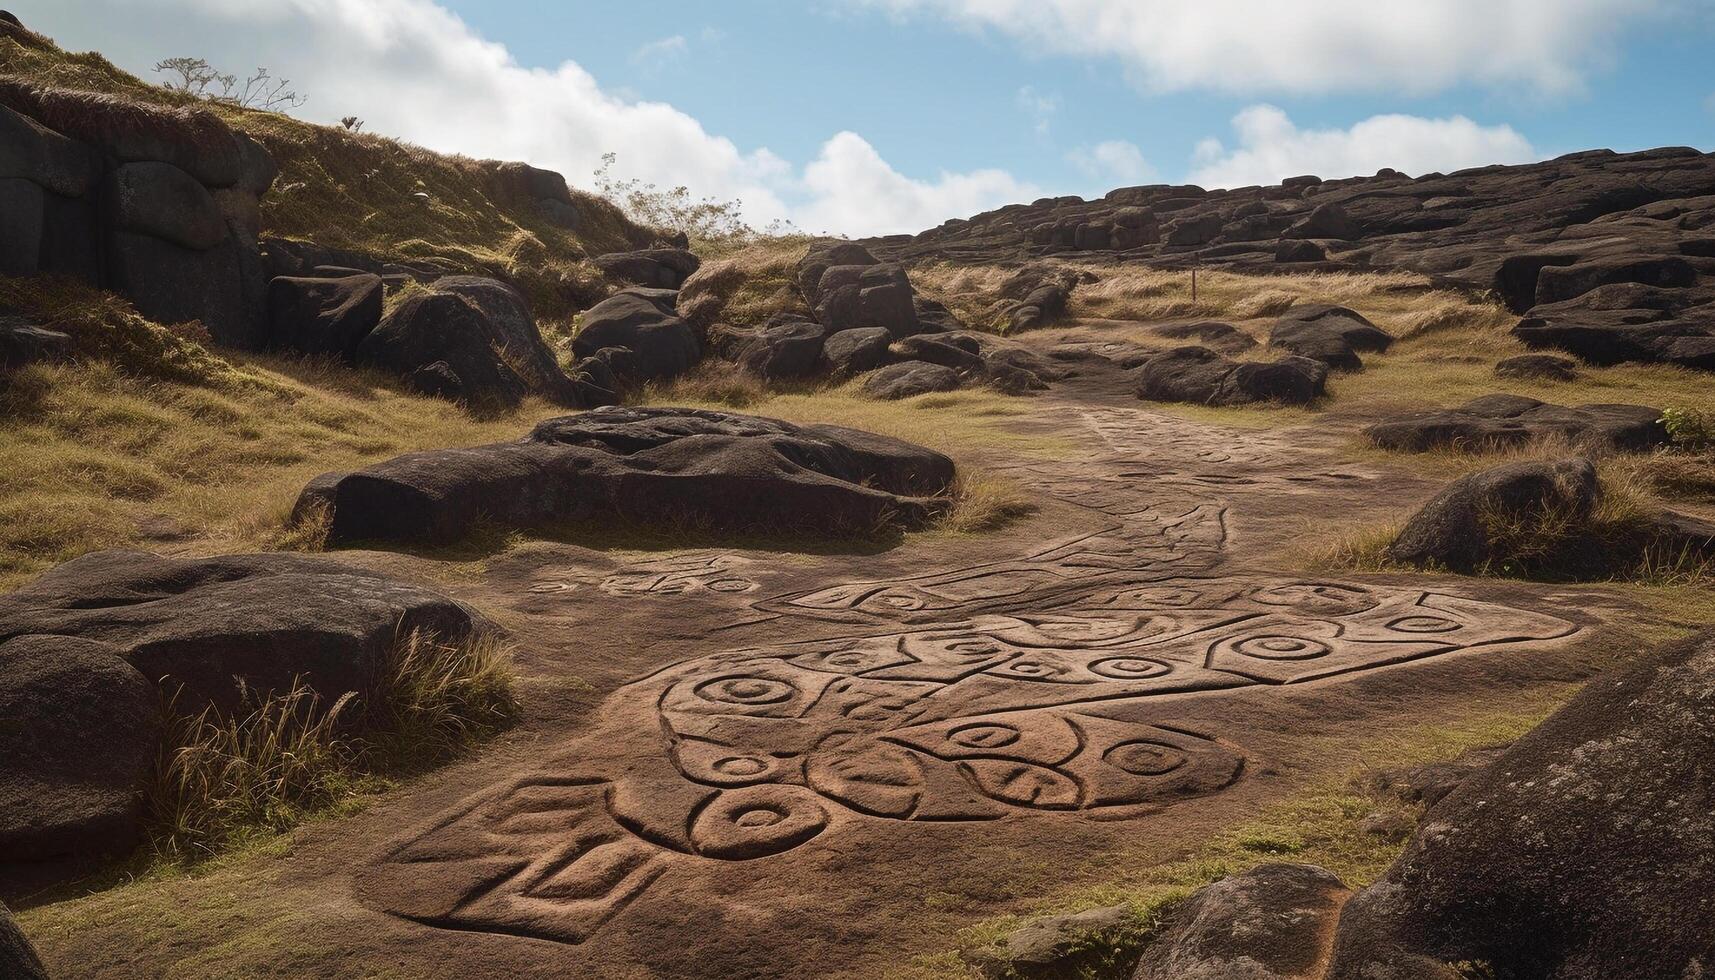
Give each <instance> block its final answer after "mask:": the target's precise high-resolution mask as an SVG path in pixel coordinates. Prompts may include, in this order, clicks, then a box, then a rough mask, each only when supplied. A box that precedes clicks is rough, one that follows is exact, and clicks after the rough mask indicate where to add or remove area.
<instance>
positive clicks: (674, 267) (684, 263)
mask: <svg viewBox="0 0 1715 980" xmlns="http://www.w3.org/2000/svg"><path fill="white" fill-rule="evenodd" d="M590 261H591V262H593V263H595V266H596V268H598V269H600V270H601V271H602V272H604V273H606V275H607V276H608V278H610V279H618V280H620V281H622V282H629V283H635V284H636V285H639V286H648V287H651V288H656V289H678V288H679V287H680V286H683V285H684V284H685V280H686V279H689V278H691V275H692V273H694V272H696V271H697V268H698V267H699V266H700V265H702V261H701V260H700V259H698V258H697V257H696V256H695V255H693V254H691V253H690V252H688V251H686V250H685V249H680V248H648V249H641V250H639V251H636V252H609V253H607V254H606V255H598V256H596V257H595V258H594V259H591V260H590Z"/></svg>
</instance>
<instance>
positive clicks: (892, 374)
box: [835, 334, 964, 401]
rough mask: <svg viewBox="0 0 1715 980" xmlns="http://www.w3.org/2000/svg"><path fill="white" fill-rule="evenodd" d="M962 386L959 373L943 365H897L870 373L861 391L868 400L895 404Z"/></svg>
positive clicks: (922, 362)
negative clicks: (868, 397) (867, 396)
mask: <svg viewBox="0 0 1715 980" xmlns="http://www.w3.org/2000/svg"><path fill="white" fill-rule="evenodd" d="M835 336H836V337H837V336H839V335H838V334H835ZM963 384H964V378H963V377H961V376H960V375H959V372H958V371H955V370H954V369H952V368H950V367H947V366H946V365H944V364H930V363H929V362H928V361H898V362H896V363H893V364H889V365H887V366H886V367H883V368H880V369H878V370H875V371H871V372H870V374H869V377H867V378H865V379H864V382H863V391H864V394H866V395H869V396H870V397H871V398H879V399H881V400H882V401H898V400H899V399H901V398H914V397H916V396H918V395H927V394H931V393H933V392H938V391H954V390H956V389H958V388H959V387H960V386H961V385H963Z"/></svg>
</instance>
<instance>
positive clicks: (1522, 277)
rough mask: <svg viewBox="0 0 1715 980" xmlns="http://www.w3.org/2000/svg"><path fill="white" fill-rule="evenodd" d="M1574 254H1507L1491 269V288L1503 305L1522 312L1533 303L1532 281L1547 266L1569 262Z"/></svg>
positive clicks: (1576, 258)
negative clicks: (1492, 282) (1492, 275)
mask: <svg viewBox="0 0 1715 980" xmlns="http://www.w3.org/2000/svg"><path fill="white" fill-rule="evenodd" d="M1577 261H1578V256H1576V255H1565V254H1545V255H1509V256H1507V257H1506V258H1505V259H1502V260H1501V264H1500V266H1499V267H1498V268H1496V269H1495V279H1494V291H1495V295H1496V296H1499V297H1500V299H1501V302H1502V303H1503V304H1505V306H1506V308H1507V309H1509V310H1511V311H1512V312H1514V313H1523V312H1525V311H1526V310H1528V309H1530V308H1531V307H1533V306H1535V305H1536V280H1537V277H1538V276H1540V275H1541V274H1542V270H1544V269H1546V268H1549V267H1550V266H1563V265H1571V264H1573V263H1574V262H1577Z"/></svg>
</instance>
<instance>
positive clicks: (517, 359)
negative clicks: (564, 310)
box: [267, 266, 614, 409]
mask: <svg viewBox="0 0 1715 980" xmlns="http://www.w3.org/2000/svg"><path fill="white" fill-rule="evenodd" d="M318 269H319V270H320V271H321V272H322V273H323V274H322V275H312V276H278V277H276V278H275V279H274V280H273V281H272V282H270V283H269V284H268V302H267V309H268V317H267V344H268V346H269V347H272V348H274V349H277V350H290V351H296V352H299V353H304V354H319V355H327V356H333V357H338V358H340V359H342V360H344V361H346V362H347V363H351V364H358V365H363V366H367V367H375V368H380V369H382V370H384V371H388V372H390V373H393V374H395V375H398V376H399V377H401V378H403V379H405V382H406V384H407V385H408V386H409V387H411V388H413V389H415V390H416V391H418V392H419V393H421V394H425V395H431V396H435V397H441V398H447V399H450V400H453V401H459V402H464V403H466V404H469V405H471V406H473V407H479V408H487V409H496V408H512V407H515V406H517V405H518V403H519V402H520V401H522V400H523V398H524V396H525V395H527V394H535V395H539V396H541V397H543V398H546V399H548V400H549V401H552V402H554V403H555V404H558V405H563V406H566V407H568V408H580V407H584V406H588V405H596V404H604V403H608V402H611V401H613V399H614V396H613V393H612V391H611V390H609V389H608V388H605V387H603V386H601V385H599V384H595V383H593V382H591V381H590V379H589V378H588V377H586V376H583V375H579V376H578V377H577V378H572V377H568V376H567V375H566V373H565V372H564V371H562V370H561V368H560V365H559V363H558V361H556V360H555V358H554V354H553V352H552V351H551V350H549V349H548V346H547V345H546V344H545V343H544V342H543V341H542V335H541V332H540V331H539V330H538V329H537V327H536V320H535V318H534V316H532V315H531V312H530V305H529V302H528V301H527V300H525V298H524V296H523V294H522V293H520V292H518V291H517V290H516V289H513V288H512V287H511V286H508V285H506V284H505V283H502V282H500V281H498V280H495V279H486V278H483V277H480V276H461V275H453V276H441V277H439V278H437V279H434V280H432V281H431V282H429V283H428V284H427V285H426V286H423V287H421V288H416V289H413V290H411V291H409V292H408V293H407V294H405V295H403V296H402V297H400V298H399V299H398V300H397V301H396V302H395V303H394V304H393V306H392V308H391V309H390V310H387V311H386V313H385V315H384V314H383V309H384V305H383V298H384V295H385V292H386V289H385V283H384V280H383V278H382V277H381V276H379V275H376V274H374V273H368V272H359V271H356V270H343V271H342V270H339V269H337V268H333V267H328V266H320V267H318Z"/></svg>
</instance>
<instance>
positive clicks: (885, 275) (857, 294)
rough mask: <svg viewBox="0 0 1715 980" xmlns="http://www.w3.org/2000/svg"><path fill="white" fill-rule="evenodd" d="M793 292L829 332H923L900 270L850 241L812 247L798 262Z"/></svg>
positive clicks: (898, 334) (908, 284)
mask: <svg viewBox="0 0 1715 980" xmlns="http://www.w3.org/2000/svg"><path fill="white" fill-rule="evenodd" d="M798 289H799V292H801V293H802V294H803V296H804V301H805V302H806V303H808V304H809V305H810V308H811V309H812V310H813V311H815V317H816V321H817V322H818V323H820V324H822V326H824V327H826V328H827V329H828V332H829V333H839V332H840V331H842V330H853V329H857V328H860V327H881V328H883V329H885V330H886V331H887V332H888V333H890V334H892V335H893V336H895V337H907V336H910V335H911V334H915V333H919V332H921V331H922V329H923V328H922V325H921V324H920V323H919V322H918V320H917V307H916V303H915V302H914V300H915V292H914V290H913V289H912V288H911V280H910V278H909V277H907V276H906V274H905V270H904V269H903V268H901V267H900V266H898V265H895V264H893V263H888V262H880V261H877V260H876V258H875V256H873V255H871V254H870V253H869V251H868V250H867V249H865V248H863V246H861V245H858V244H856V243H853V242H839V241H821V242H816V243H814V244H812V245H811V246H810V248H809V250H808V252H806V254H805V256H804V258H803V259H801V260H800V261H799V263H798Z"/></svg>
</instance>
